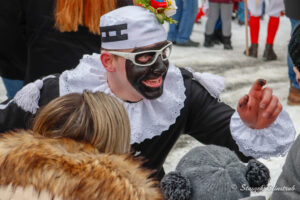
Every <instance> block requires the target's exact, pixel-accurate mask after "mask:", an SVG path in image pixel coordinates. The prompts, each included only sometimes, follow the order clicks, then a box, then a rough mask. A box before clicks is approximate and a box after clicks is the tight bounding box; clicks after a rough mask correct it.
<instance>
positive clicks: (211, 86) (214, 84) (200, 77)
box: [185, 67, 225, 99]
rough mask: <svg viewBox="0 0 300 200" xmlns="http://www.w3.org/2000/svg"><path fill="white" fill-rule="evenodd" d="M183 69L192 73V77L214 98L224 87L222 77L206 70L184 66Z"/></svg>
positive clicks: (218, 95)
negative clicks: (202, 71)
mask: <svg viewBox="0 0 300 200" xmlns="http://www.w3.org/2000/svg"><path fill="white" fill-rule="evenodd" d="M185 69H186V70H188V71H189V72H191V73H192V74H193V77H194V79H195V80H197V81H198V82H199V83H200V84H201V85H202V86H203V87H204V88H205V89H206V90H207V91H208V92H209V94H210V95H211V96H212V97H214V98H216V99H218V98H219V97H220V94H221V93H222V91H223V90H224V89H225V78H224V77H222V76H219V75H216V74H211V73H207V72H204V73H200V72H195V71H194V70H193V69H192V68H190V67H185Z"/></svg>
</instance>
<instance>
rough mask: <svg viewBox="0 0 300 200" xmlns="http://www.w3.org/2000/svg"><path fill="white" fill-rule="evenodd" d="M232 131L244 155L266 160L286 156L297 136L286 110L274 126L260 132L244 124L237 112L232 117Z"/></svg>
mask: <svg viewBox="0 0 300 200" xmlns="http://www.w3.org/2000/svg"><path fill="white" fill-rule="evenodd" d="M230 130H231V135H232V137H233V139H234V140H235V142H236V143H237V145H238V146H239V150H240V151H241V152H242V153H243V154H244V155H246V156H252V157H254V158H265V159H268V158H270V157H273V156H283V155H285V154H286V153H287V151H288V150H289V148H290V146H291V145H292V144H293V142H294V139H295V134H296V130H295V128H294V125H293V122H292V120H291V119H290V117H289V115H288V113H287V112H286V111H284V110H282V112H281V113H280V114H279V115H278V117H277V119H276V120H275V122H274V123H273V124H271V125H270V126H269V127H268V128H265V129H260V130H258V129H252V128H249V127H248V126H247V125H245V124H244V123H243V121H242V120H241V118H240V116H239V114H238V112H235V113H234V114H233V115H232V117H231V122H230Z"/></svg>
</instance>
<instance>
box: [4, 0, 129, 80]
mask: <svg viewBox="0 0 300 200" xmlns="http://www.w3.org/2000/svg"><path fill="white" fill-rule="evenodd" d="M132 4H133V1H132V0H97V1H95V0H76V1H74V0H46V1H38V0H22V1H20V0H13V1H4V2H3V3H2V5H1V9H0V11H3V14H1V16H2V15H3V16H6V15H7V17H5V18H4V17H3V21H1V23H3V24H6V26H8V28H5V29H3V31H1V34H5V36H4V37H1V39H2V40H3V41H4V44H7V46H5V47H4V46H3V45H1V46H2V48H5V49H4V50H3V52H2V51H1V55H0V56H1V57H0V58H2V57H4V56H5V57H4V58H5V59H6V64H5V65H4V64H3V66H1V68H4V66H9V67H5V68H9V69H13V68H15V66H17V67H18V68H21V69H22V70H23V71H22V70H21V72H19V71H18V72H19V73H20V75H18V73H16V72H15V71H12V70H10V71H12V72H10V76H8V75H4V74H3V72H2V74H1V76H3V77H7V78H14V79H16V78H17V79H20V80H25V84H26V83H29V82H32V81H35V80H36V79H38V78H41V77H43V76H47V75H49V74H55V73H61V72H63V71H65V70H67V69H72V68H74V67H75V66H76V65H77V64H78V61H79V59H80V58H81V57H82V56H83V55H84V54H92V53H95V52H97V53H99V49H100V48H99V47H101V39H100V37H99V34H100V29H99V21H100V16H101V15H103V14H105V13H107V12H109V11H111V10H114V9H116V8H117V7H119V6H125V5H132ZM1 16H0V17H1ZM20 24H21V26H20ZM6 26H4V27H6ZM1 28H2V27H1ZM20 33H21V34H20ZM16 41H17V42H16ZM1 44H2V43H1ZM16 45H18V47H19V48H16V47H15V46H16ZM8 47H10V49H8ZM17 56H18V57H17ZM15 57H17V59H15ZM7 58H9V59H7ZM3 60H4V59H3ZM7 60H8V61H10V62H14V63H13V64H11V63H9V62H8V61H7ZM11 60H12V61H11ZM3 62H4V61H3ZM25 68H26V71H25ZM1 71H2V70H1ZM24 73H25V77H24Z"/></svg>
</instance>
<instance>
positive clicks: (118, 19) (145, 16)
mask: <svg viewBox="0 0 300 200" xmlns="http://www.w3.org/2000/svg"><path fill="white" fill-rule="evenodd" d="M100 31H101V42H102V44H101V45H102V48H104V49H113V50H115V49H131V48H136V47H144V46H147V45H151V44H155V43H158V42H162V41H165V40H167V34H166V31H165V29H164V27H163V26H162V25H161V24H160V23H159V22H158V21H157V18H156V16H155V15H154V14H153V13H152V12H150V11H149V10H147V9H145V8H143V7H139V6H126V7H122V8H119V9H116V10H113V11H111V12H109V13H107V14H105V15H103V16H102V17H101V18H100Z"/></svg>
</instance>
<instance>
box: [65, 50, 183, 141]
mask: <svg viewBox="0 0 300 200" xmlns="http://www.w3.org/2000/svg"><path fill="white" fill-rule="evenodd" d="M59 88H60V89H59V90H60V91H59V92H60V96H63V95H66V94H69V93H82V92H83V90H85V89H88V90H90V91H93V92H97V91H100V92H104V93H106V94H109V95H112V96H115V95H114V94H113V93H112V91H111V90H110V88H109V87H108V84H107V78H106V70H105V69H104V67H103V65H102V63H101V61H100V54H93V55H85V56H84V57H83V58H82V59H81V60H80V63H79V65H78V66H77V67H76V68H75V69H73V70H68V71H65V72H64V73H62V75H61V76H60V78H59ZM115 97H116V96H115ZM185 99H186V96H185V86H184V82H183V77H182V74H181V72H180V70H179V69H178V68H177V67H175V66H174V65H173V64H171V63H170V66H169V70H168V73H167V76H166V79H165V84H164V91H163V94H162V95H161V96H160V97H159V98H157V99H154V100H149V99H143V100H142V101H139V102H137V103H128V102H125V101H123V100H121V99H119V100H120V101H121V102H122V103H123V105H124V107H125V109H126V110H127V112H128V116H129V119H130V127H131V144H133V143H141V142H143V141H144V140H145V139H151V138H153V137H154V136H158V135H160V134H161V133H162V132H163V131H166V130H168V129H169V127H170V126H171V125H172V124H174V123H175V121H176V118H177V117H178V116H179V115H180V110H181V109H182V108H183V107H184V101H185Z"/></svg>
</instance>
